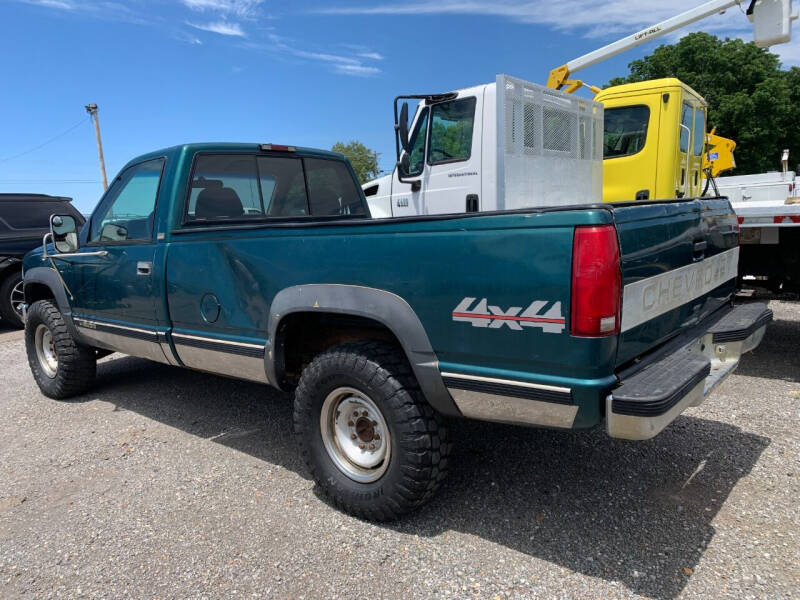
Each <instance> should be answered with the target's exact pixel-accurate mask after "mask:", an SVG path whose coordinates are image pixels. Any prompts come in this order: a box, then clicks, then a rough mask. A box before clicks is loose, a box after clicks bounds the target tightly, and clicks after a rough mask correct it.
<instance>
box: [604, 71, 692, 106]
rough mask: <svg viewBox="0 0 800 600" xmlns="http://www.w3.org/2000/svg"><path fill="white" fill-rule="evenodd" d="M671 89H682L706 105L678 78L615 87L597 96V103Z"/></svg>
mask: <svg viewBox="0 0 800 600" xmlns="http://www.w3.org/2000/svg"><path fill="white" fill-rule="evenodd" d="M670 89H673V90H677V89H682V90H683V91H684V93H685V94H687V95H689V96H693V97H694V98H695V99H697V100H699V101H700V102H703V103H704V104H705V99H704V98H703V96H701V95H700V94H699V93H697V91H695V90H694V89H692V88H691V87H689V86H688V85H686V84H685V83H684V82H682V81H681V80H680V79H678V78H676V77H664V78H662V79H650V80H649V81H637V82H635V83H624V84H622V85H614V86H611V87H608V88H606V89H604V90H602V91H601V92H600V93H599V94H597V95H596V96H595V98H594V99H595V100H596V101H597V102H602V101H603V100H605V99H607V98H611V97H614V96H622V95H626V94H642V93H646V92H659V91H668V90H670Z"/></svg>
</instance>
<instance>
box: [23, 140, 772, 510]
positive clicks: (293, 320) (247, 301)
mask: <svg viewBox="0 0 800 600" xmlns="http://www.w3.org/2000/svg"><path fill="white" fill-rule="evenodd" d="M737 258H738V222H737V219H736V216H735V215H734V213H733V211H732V210H731V206H730V204H729V203H728V201H727V200H726V199H724V198H712V199H682V200H672V201H666V202H649V203H627V204H624V205H616V206H615V205H575V206H566V207H564V206H562V207H558V208H539V209H524V210H514V211H502V212H489V213H473V214H451V215H428V216H412V217H396V218H390V219H382V220H375V219H371V218H370V215H369V209H368V206H367V203H366V201H365V198H364V195H363V193H362V191H361V189H360V187H359V186H358V184H357V181H356V178H355V176H354V173H353V170H352V168H351V167H350V165H349V164H348V162H347V161H346V160H345V159H344V157H342V156H341V155H338V154H332V153H329V152H323V151H319V150H311V149H305V148H295V147H291V146H277V145H271V144H262V145H258V144H211V143H208V144H188V145H182V146H175V147H172V148H167V149H164V150H159V151H157V152H152V153H150V154H146V155H144V156H140V157H138V158H136V159H134V160H132V161H131V162H130V163H128V164H127V165H126V166H125V167H124V168H123V169H122V171H121V172H120V174H119V175H118V176H117V177H116V179H115V180H114V181H113V182H112V185H111V186H110V187H109V189H108V191H107V192H106V194H105V195H104V196H103V198H102V199H101V200H100V202H99V204H98V205H97V208H96V209H95V211H94V213H93V214H92V216H91V218H90V219H89V221H87V223H86V224H85V225H84V226H83V227H82V228H80V229H79V228H78V227H77V225H76V223H75V220H74V218H73V217H71V216H69V215H53V217H51V233H50V234H48V236H45V241H44V243H43V246H42V248H40V249H37V250H35V251H33V252H31V253H29V254H28V255H27V256H26V257H25V260H24V294H25V304H24V310H25V319H26V337H25V340H26V347H27V353H28V360H29V363H30V367H31V370H32V372H33V375H34V377H35V379H36V382H37V383H38V385H39V387H40V388H41V390H42V392H43V393H44V394H45V395H47V396H49V397H52V398H56V399H61V398H67V397H70V396H74V395H77V394H82V393H85V392H86V391H87V390H89V389H90V388H91V386H92V384H93V382H94V379H95V369H96V360H97V358H98V356H100V355H103V354H107V353H108V352H121V353H124V354H129V355H133V356H138V357H143V358H147V359H151V360H155V361H158V362H162V363H166V364H170V365H175V366H180V367H187V368H189V369H195V370H198V371H205V372H209V373H218V374H222V375H227V376H232V377H238V378H242V379H249V380H253V381H258V382H262V383H265V384H268V385H271V386H273V387H276V388H278V389H281V390H284V391H287V392H294V433H295V436H296V439H297V443H298V446H299V450H300V453H301V455H302V457H303V459H304V460H305V462H306V464H307V465H308V467H309V469H310V471H311V473H312V474H313V476H314V478H315V480H316V481H317V483H318V484H319V486H320V488H321V489H322V490H323V491H324V493H325V494H326V495H327V496H328V497H330V498H331V499H332V501H333V502H334V503H335V504H336V505H337V506H339V507H341V508H343V509H344V510H347V511H349V512H351V513H353V514H356V515H358V516H361V517H364V518H368V519H375V520H383V519H392V518H396V517H398V516H399V515H401V514H403V513H406V512H408V511H410V510H413V509H415V508H417V507H418V506H420V505H421V504H422V503H424V502H425V501H426V500H428V499H429V498H430V497H431V496H432V494H433V493H434V492H435V491H436V489H437V488H438V486H439V484H440V482H441V480H442V479H443V477H444V475H445V473H446V471H447V466H448V464H447V463H448V454H449V451H450V447H451V440H450V439H449V438H448V436H447V433H446V429H445V422H446V420H447V419H449V418H455V417H464V418H470V419H479V420H485V421H496V422H503V423H514V424H520V425H530V426H540V427H550V428H561V429H577V428H588V427H594V426H596V425H599V424H601V423H604V424H605V427H606V429H607V431H608V434H609V435H610V436H612V437H616V438H624V439H631V440H642V439H647V438H650V437H653V436H654V435H656V434H657V433H658V432H659V431H661V430H662V429H663V428H664V427H666V426H667V425H668V424H669V423H671V422H672V421H673V420H674V419H675V418H676V417H677V416H678V415H679V414H680V413H681V412H682V411H683V410H685V409H686V408H687V407H689V406H697V405H698V404H700V403H701V402H702V401H703V399H704V398H705V397H706V396H707V395H708V394H709V393H710V392H711V390H712V389H713V388H714V387H715V385H716V384H718V383H719V382H720V381H722V380H723V379H724V378H725V377H726V376H727V375H728V374H730V373H731V372H732V371H733V369H734V368H735V367H736V366H737V364H738V362H739V357H740V356H741V354H743V353H744V352H747V351H748V350H751V349H752V348H754V347H755V346H757V345H758V343H759V342H760V341H761V339H762V337H763V335H764V331H765V328H766V325H767V323H768V322H769V321H770V320H771V318H772V313H771V312H770V311H769V309H767V308H766V306H764V305H761V304H748V305H743V306H739V307H734V306H733V304H732V297H733V292H734V286H735V282H736V267H737ZM220 401H221V402H223V401H224V399H220Z"/></svg>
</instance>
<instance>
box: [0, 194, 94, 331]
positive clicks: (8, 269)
mask: <svg viewBox="0 0 800 600" xmlns="http://www.w3.org/2000/svg"><path fill="white" fill-rule="evenodd" d="M70 202H72V198H64V197H62V196H47V195H45V194H0V318H2V320H3V322H4V323H5V324H9V325H12V326H15V327H22V313H21V311H20V308H19V305H20V304H21V303H22V302H24V300H25V299H24V297H23V293H22V260H21V259H22V257H23V256H25V254H26V253H27V252H28V251H29V250H32V249H33V248H35V247H36V246H38V245H39V244H41V243H42V236H43V235H44V234H45V233H47V232H48V231H50V215H53V214H61V215H66V214H69V215H73V216H74V217H75V220H76V221H77V222H78V223H79V224H82V223H83V222H84V221H85V219H84V218H83V216H82V215H81V214H80V213H79V212H78V211H77V210H76V209H75V208H74V207H73V206H72V204H70Z"/></svg>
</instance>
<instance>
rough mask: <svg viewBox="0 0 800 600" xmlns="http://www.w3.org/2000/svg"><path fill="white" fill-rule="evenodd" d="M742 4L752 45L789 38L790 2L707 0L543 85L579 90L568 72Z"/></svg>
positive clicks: (573, 64) (567, 68)
mask: <svg viewBox="0 0 800 600" xmlns="http://www.w3.org/2000/svg"><path fill="white" fill-rule="evenodd" d="M743 5H749V7H748V11H747V12H748V17H749V18H750V19H751V20H754V30H755V42H756V44H758V45H759V46H762V47H764V46H771V45H773V44H778V43H782V42H787V41H789V39H791V21H792V20H793V19H796V18H797V15H796V14H792V0H757V1H756V2H753V1H751V0H711V1H710V2H705V3H703V4H701V5H700V6H697V7H696V8H692V9H690V10H687V11H686V12H683V13H681V14H679V15H676V16H674V17H671V18H669V19H667V20H666V21H661V22H660V23H656V24H655V25H652V26H651V27H647V28H646V29H642V30H640V31H638V32H636V33H634V34H631V35H629V36H626V37H624V38H622V39H620V40H617V41H616V42H612V43H611V44H608V45H607V46H603V47H602V48H598V49H597V50H593V51H592V52H589V53H588V54H584V55H583V56H580V57H578V58H576V59H574V60H571V61H569V62H568V63H566V64H565V65H562V66H560V67H558V68H557V69H553V71H551V72H550V79H549V80H548V82H547V85H548V87H552V88H555V89H560V88H561V87H562V86H568V89H567V91H570V92H571V91H575V89H577V88H579V87H581V85H583V83H582V82H578V81H569V80H568V78H569V76H570V75H571V74H572V73H575V72H576V71H580V70H581V69H585V68H587V67H591V66H592V65H595V64H597V63H599V62H602V61H604V60H606V59H608V58H611V57H612V56H616V55H617V54H620V53H622V52H625V51H626V50H630V49H631V48H635V47H636V46H639V45H640V44H644V43H645V42H648V41H650V40H652V39H655V38H659V37H661V36H663V35H667V34H668V33H671V32H673V31H676V30H678V29H681V28H683V27H686V26H687V25H691V24H692V23H695V22H697V21H700V20H702V19H705V18H707V17H710V16H712V15H714V14H717V13H723V12H725V11H726V10H727V9H729V8H731V7H733V6H739V7H743ZM576 84H577V85H576ZM596 91H597V90H596Z"/></svg>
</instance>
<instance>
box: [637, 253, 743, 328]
mask: <svg viewBox="0 0 800 600" xmlns="http://www.w3.org/2000/svg"><path fill="white" fill-rule="evenodd" d="M738 265H739V248H738V247H736V248H731V249H730V250H726V251H725V252H720V253H719V254H715V255H714V256H712V257H710V258H706V259H705V260H702V261H699V262H696V263H692V264H690V265H686V266H684V267H680V268H678V269H674V270H672V271H667V272H666V273H661V274H659V275H655V276H653V277H648V278H647V279H642V280H641V281H636V282H634V283H629V284H628V285H626V286H625V288H624V290H623V292H622V331H623V332H625V331H628V330H629V329H633V328H634V327H637V326H639V325H641V324H642V323H645V322H647V321H649V320H650V319H655V318H656V317H659V316H661V315H663V314H665V313H668V312H669V311H671V310H674V309H676V308H678V307H679V306H683V305H684V304H687V303H688V302H691V301H692V300H696V299H697V298H699V297H700V296H703V295H704V294H707V293H708V292H710V291H711V290H713V289H714V288H716V287H718V286H720V285H722V284H723V283H725V282H726V281H730V280H731V279H734V278H735V277H736V269H737V268H738Z"/></svg>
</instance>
